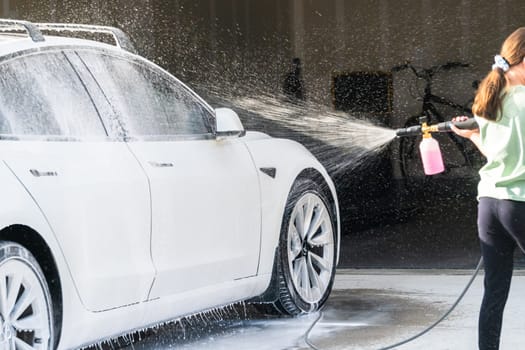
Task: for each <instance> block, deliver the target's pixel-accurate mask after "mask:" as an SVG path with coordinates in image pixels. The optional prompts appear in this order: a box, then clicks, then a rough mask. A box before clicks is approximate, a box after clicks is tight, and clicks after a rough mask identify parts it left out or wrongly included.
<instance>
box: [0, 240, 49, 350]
mask: <svg viewBox="0 0 525 350" xmlns="http://www.w3.org/2000/svg"><path fill="white" fill-rule="evenodd" d="M0 295H4V296H5V299H2V298H0V321H1V322H0V324H1V325H2V332H0V347H1V345H4V344H9V345H11V344H15V343H19V344H23V345H26V344H27V345H28V346H31V347H32V346H38V348H39V349H44V350H45V349H53V348H54V347H55V345H56V344H55V329H54V319H53V308H52V303H51V294H50V293H49V288H48V285H47V283H46V280H45V278H44V274H43V272H42V270H41V268H40V266H39V264H38V262H37V261H36V259H35V258H34V257H33V255H32V254H31V253H30V252H29V251H28V250H27V249H25V248H24V247H23V246H21V245H19V244H17V243H13V242H0ZM26 298H27V299H26ZM26 300H27V301H29V302H27V303H26V302H25V301H26ZM2 303H3V304H2ZM2 310H4V312H3V313H2ZM15 310H17V311H16V312H15ZM31 319H33V320H35V321H34V322H30V321H28V320H31ZM35 325H36V326H35ZM2 342H3V344H2ZM24 343H25V344H24ZM9 345H7V348H10V347H9ZM19 347H20V346H16V348H17V349H18V348H19ZM11 348H13V347H11Z"/></svg>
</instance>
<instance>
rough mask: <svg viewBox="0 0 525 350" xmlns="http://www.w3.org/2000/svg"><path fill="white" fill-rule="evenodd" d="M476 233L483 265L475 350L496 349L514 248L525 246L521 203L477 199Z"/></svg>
mask: <svg viewBox="0 0 525 350" xmlns="http://www.w3.org/2000/svg"><path fill="white" fill-rule="evenodd" d="M478 233H479V238H480V243H481V254H482V255H483V262H484V265H485V281H484V285H485V293H484V295H483V302H482V304H481V310H480V313H479V339H478V342H479V349H480V350H497V349H499V342H500V334H501V324H502V319H503V309H504V308H505V303H506V301H507V297H508V295H509V289H510V281H511V279H512V270H513V266H514V264H513V257H514V250H515V249H516V246H519V247H520V248H521V249H522V251H523V247H524V244H525V202H519V201H512V200H499V199H493V198H486V197H483V198H480V200H479V204H478Z"/></svg>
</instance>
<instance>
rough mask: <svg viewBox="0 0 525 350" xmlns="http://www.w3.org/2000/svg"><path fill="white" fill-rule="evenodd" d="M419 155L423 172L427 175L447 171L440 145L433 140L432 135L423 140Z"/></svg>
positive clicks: (428, 134)
mask: <svg viewBox="0 0 525 350" xmlns="http://www.w3.org/2000/svg"><path fill="white" fill-rule="evenodd" d="M419 153H420V154H421V160H422V162H423V170H424V171H425V174H426V175H435V174H439V173H441V172H443V171H444V170H445V165H444V164H443V157H442V156H441V150H440V149H439V143H438V142H437V141H436V140H435V139H433V138H432V135H430V133H426V134H424V135H423V139H422V140H421V143H420V144H419Z"/></svg>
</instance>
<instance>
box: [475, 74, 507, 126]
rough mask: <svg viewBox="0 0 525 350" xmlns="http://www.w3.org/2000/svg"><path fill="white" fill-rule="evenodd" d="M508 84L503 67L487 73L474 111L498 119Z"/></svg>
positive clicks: (478, 93) (480, 87) (490, 118)
mask: <svg viewBox="0 0 525 350" xmlns="http://www.w3.org/2000/svg"><path fill="white" fill-rule="evenodd" d="M506 84H507V81H506V79H505V73H504V72H503V70H502V69H501V68H496V69H493V70H492V71H491V72H490V73H489V74H487V76H486V77H485V79H483V81H482V82H481V84H480V86H479V89H478V92H477V93H476V97H475V99H474V104H473V105H472V113H474V114H475V115H477V116H480V117H482V118H485V119H488V120H493V121H494V120H497V118H498V112H499V110H500V108H501V100H502V98H503V95H502V91H503V90H504V89H505V86H506Z"/></svg>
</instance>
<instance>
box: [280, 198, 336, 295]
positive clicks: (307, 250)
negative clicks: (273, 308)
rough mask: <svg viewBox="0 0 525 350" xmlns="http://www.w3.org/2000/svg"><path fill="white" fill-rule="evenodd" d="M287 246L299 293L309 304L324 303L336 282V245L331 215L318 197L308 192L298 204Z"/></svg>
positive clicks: (293, 278)
mask: <svg viewBox="0 0 525 350" xmlns="http://www.w3.org/2000/svg"><path fill="white" fill-rule="evenodd" d="M287 247H288V267H289V271H290V274H291V277H292V281H293V284H294V287H295V290H296V291H297V293H298V294H299V295H300V297H301V298H302V299H303V300H304V301H306V302H308V303H312V304H313V303H318V302H320V301H321V299H322V298H323V296H324V294H325V292H326V290H327V289H328V287H329V284H330V281H331V279H332V270H333V264H334V254H335V251H334V250H335V245H334V236H333V227H332V222H331V218H330V214H329V212H328V209H327V208H326V205H325V203H324V201H323V200H322V199H321V198H320V197H319V196H318V195H316V194H314V193H306V194H304V195H303V196H302V197H301V198H299V200H298V201H297V203H296V204H295V206H294V209H293V211H292V215H291V217H290V223H289V226H288V242H287Z"/></svg>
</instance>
